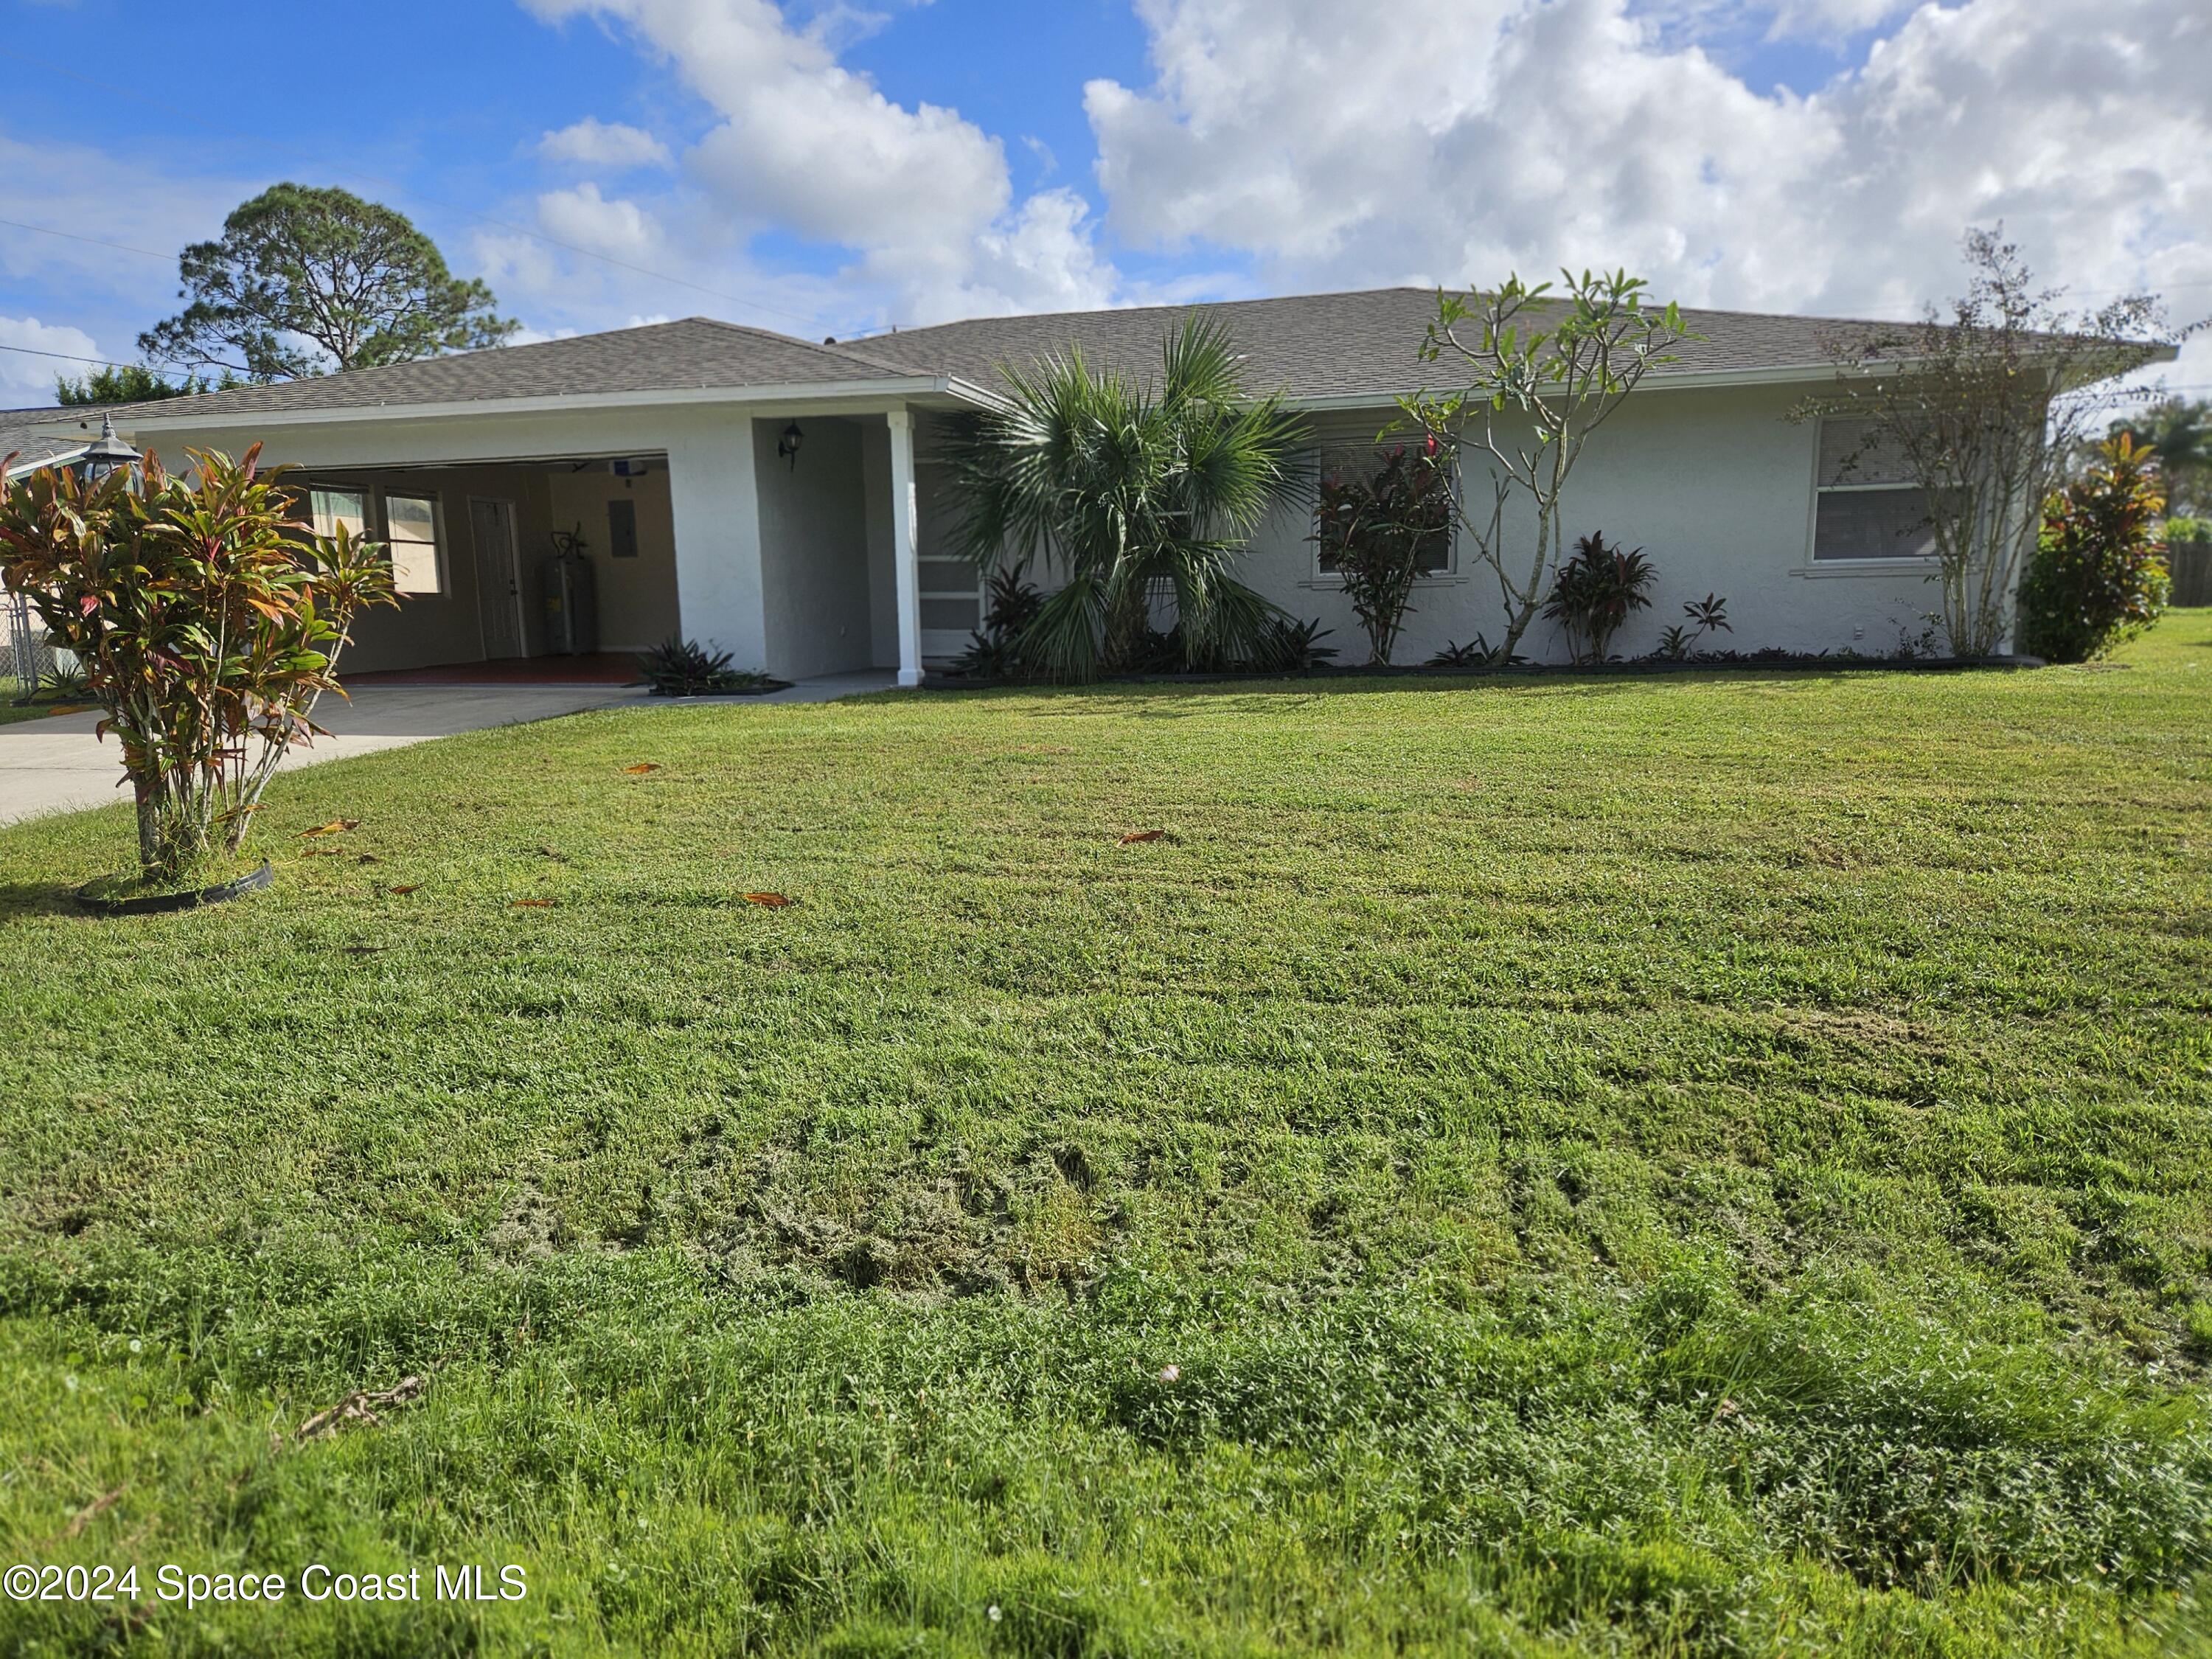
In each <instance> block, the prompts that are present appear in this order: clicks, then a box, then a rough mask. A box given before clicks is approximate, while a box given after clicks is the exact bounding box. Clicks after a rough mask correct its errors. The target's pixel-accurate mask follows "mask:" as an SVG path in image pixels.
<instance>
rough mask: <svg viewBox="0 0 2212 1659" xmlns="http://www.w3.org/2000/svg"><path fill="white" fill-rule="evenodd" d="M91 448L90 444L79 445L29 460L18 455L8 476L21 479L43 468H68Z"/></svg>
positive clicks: (11, 465)
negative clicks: (28, 473)
mask: <svg viewBox="0 0 2212 1659" xmlns="http://www.w3.org/2000/svg"><path fill="white" fill-rule="evenodd" d="M91 447H92V446H91V445H90V444H79V445H78V446H77V447H76V448H75V449H58V450H56V451H55V452H54V453H52V454H51V455H38V456H33V457H30V458H25V457H24V456H21V455H18V456H17V457H16V458H15V459H14V460H13V461H11V462H10V463H9V466H8V476H9V477H11V478H20V477H22V476H23V475H24V474H25V473H27V472H36V471H39V470H40V468H41V467H48V466H67V465H69V464H70V462H71V461H73V460H76V459H77V458H78V457H79V456H81V455H82V454H83V453H84V452H85V451H86V450H88V449H89V448H91Z"/></svg>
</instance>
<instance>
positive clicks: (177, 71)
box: [0, 0, 2212, 404]
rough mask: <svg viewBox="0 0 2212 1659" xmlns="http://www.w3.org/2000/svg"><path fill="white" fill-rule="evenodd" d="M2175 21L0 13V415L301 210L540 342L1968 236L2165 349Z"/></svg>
mask: <svg viewBox="0 0 2212 1659" xmlns="http://www.w3.org/2000/svg"><path fill="white" fill-rule="evenodd" d="M2201 10H2202V7H2201V6H2200V5H2197V4H2196V3H2192V0H2097V3H2090V0H1955V3H1952V4H1949V5H1937V4H1935V3H1933V0H1926V3H1913V0H1775V3H1771V4H1759V3H1752V0H1431V3H1429V4H1427V5H1425V6H1423V7H1419V8H1390V9H1387V10H1386V9H1376V8H1370V7H1367V6H1364V5H1362V4H1352V3H1346V0H933V3H927V0H789V3H786V4H783V5H782V6H781V7H778V6H776V5H775V4H773V3H772V0H470V3H464V4H453V3H450V0H449V3H445V4H432V3H428V0H386V3H381V4H379V5H375V6H364V7H347V8H337V7H328V6H322V5H302V4H299V3H296V0H295V3H292V4H289V5H278V4H273V3H222V4H212V5H204V6H199V7H192V8H185V7H180V6H172V5H167V4H161V5H155V4H149V3H145V0H0V91H3V92H4V96H0V217H4V218H6V219H9V220H12V221H15V222H17V223H18V224H21V225H30V226H36V227H40V229H38V230H26V229H20V228H15V227H13V226H0V346H9V347H14V348H16V349H14V350H0V404H8V403H15V404H21V403H28V402H33V401H36V400H38V399H39V398H40V397H41V396H42V395H44V394H43V392H42V388H43V387H44V386H45V385H46V382H47V380H49V378H50V371H51V370H52V369H53V368H66V367H68V366H69V365H67V364H66V363H64V362H62V361H61V360H60V359H58V358H57V359H52V360H48V359H40V358H35V357H33V356H29V355H28V353H27V350H26V348H28V349H40V350H53V351H58V352H64V353H70V354H74V355H82V356H110V357H130V356H135V355H136V354H135V350H134V349H133V341H134V340H135V337H136V335H137V332H138V331H139V330H140V329H142V328H143V327H145V326H146V325H149V324H150V323H152V322H154V321H155V320H156V319H159V318H160V317H161V316H162V315H164V314H166V313H167V312H168V311H170V310H172V309H173V308H174V287H175V283H174V251H175V250H176V249H177V248H178V247H179V246H181V245H182V243H183V242H185V240H191V239H194V238H197V237H204V236H209V235H212V234H215V233H216V230H217V229H218V228H219V226H220V223H221V221H222V216H223V214H224V212H225V211H227V210H228V209H229V208H230V207H232V206H234V205H235V204H236V203H237V202H238V201H239V200H240V199H242V198H243V197H245V196H246V195H248V194H251V193H252V191H256V190H258V189H259V188H261V187H263V186H264V185H267V184H269V183H271V182H274V181H276V180H277V179H285V178H290V179H299V180H301V181H302V182H312V183H332V184H341V185H345V186H347V187H348V188H350V189H354V190H356V191H361V192H362V193H364V194H368V195H373V196H375V197H380V199H383V200H386V201H387V202H390V203H391V204H393V205H394V206H397V207H398V208H400V209H401V210H404V211H405V212H407V213H408V214H410V216H413V217H414V218H415V219H416V222H418V223H419V224H420V225H422V228H424V229H426V230H428V232H429V233H430V234H432V235H433V236H434V237H435V239H436V240H438V242H439V243H440V245H441V247H443V248H444V250H445V251H446V252H447V257H448V258H449V259H450V260H451V261H452V263H453V265H454V266H455V267H456V269H458V270H462V271H464V272H466V273H469V274H478V275H483V276H486V277H487V279H488V280H489V281H490V282H491V283H493V285H494V287H495V290H496V291H497V292H498V294H499V296H500V299H501V303H502V306H503V307H504V308H505V309H507V311H508V312H510V313H513V314H514V315H516V316H517V317H519V318H520V319H521V320H522V321H523V323H524V324H525V325H526V326H527V327H528V328H529V329H530V330H531V331H532V333H533V334H548V333H556V332H562V331H574V330H579V329H589V328H599V327H608V326H619V325H623V324H626V323H629V322H633V321H636V320H640V319H649V318H654V317H660V316H671V315H682V314H685V313H693V312H705V313H710V314H715V315H720V316H725V317H729V318H732V319H737V320H741V321H750V322H754V323H757V324H760V325H765V326H771V327H777V328H782V329H786V330H787V331H792V332H794V333H801V334H822V333H831V332H835V333H838V334H840V335H849V334H852V333H854V332H855V331H863V330H866V329H870V328H875V327H882V326H887V325H892V324H895V323H906V324H914V323H919V322H927V321H933V320H938V319H942V318H944V317H947V316H954V315H960V314H972V313H976V312H981V311H991V310H1008V309H1053V308H1058V307H1070V306H1078V305H1095V304H1125V303H1142V302H1145V301H1171V300H1181V299H1186V298H1191V297H1202V296H1222V297H1231V296H1236V295H1247V294H1255V293H1266V292H1284V291H1292V290H1296V289H1318V288H1328V287H1343V286H1362V285H1370V284H1379V283H1391V282H1421V283H1436V282H1462V281H1467V280H1471V279H1474V278H1476V277H1487V276H1496V275H1500V274H1502V273H1503V271H1504V270H1505V269H1508V268H1522V269H1535V270H1544V269H1547V268H1549V267H1551V266H1553V265H1555V264H1559V263H1561V262H1573V263H1604V264H1623V263H1625V264H1630V265H1632V266H1634V267H1635V268H1637V269H1638V270H1644V271H1646V272H1648V273H1649V274H1650V275H1651V276H1653V277H1654V278H1655V280H1656V281H1657V282H1658V283H1660V284H1661V285H1662V287H1663V288H1665V289H1667V290H1668V291H1669V292H1673V293H1675V294H1678V295H1680V297H1681V298H1682V299H1684V300H1685V301H1689V302H1692V303H1707V304H1717V305H1730V306H1741V307H1746V308H1762V309H1802V310H1809V311H1814V312H1817V313H1830V314H1834V313H1874V314H1883V315H1895V314H1902V313H1905V312H1908V311H1910V310H1911V309H1913V308H1914V307H1917V305H1918V304H1919V303H1921V302H1922V301H1926V300H1930V299H1934V298H1937V297H1940V295H1942V294H1943V293H1945V292H1947V291H1948V289H1949V288H1950V287H1951V286H1953V285H1954V282H1955V247H1956V243H1957V239H1958V236H1959V234H1960V232H1961V231H1962V230H1963V229H1964V228H1965V227H1966V225H1967V224H1969V223H1986V222H1992V221H1994V220H1996V219H1998V218H2002V219H2003V221H2004V222H2005V223H2006V224H2007V226H2008V228H2009V229H2010V230H2011V231H2013V232H2014V233H2015V234H2017V235H2019V236H2020V238H2021V240H2022V242H2023V244H2024V245H2025V246H2027V249H2028V252H2029V253H2030V255H2031V257H2032V258H2034V259H2035V260H2036V262H2037V264H2038V266H2039V269H2041V270H2045V271H2047V272H2049V273H2051V275H2052V276H2054V277H2056V278H2057V279H2060V280H2063V281H2065V282H2068V283H2071V284H2073V285H2074V286H2075V288H2076V289H2079V290H2080V291H2081V293H2082V294H2083V295H2084V296H2085V297H2087V296H2089V295H2102V294H2105V293H2108V292H2112V291H2116V290H2118V289H2121V288H2128V287H2135V286H2137V285H2140V284H2143V283H2151V284H2154V285H2159V286H2162V287H2166V288H2167V289H2170V291H2171V292H2172V298H2173V300H2174V301H2175V307H2176V309H2177V310H2178V311H2181V312H2184V313H2187V314H2189V315H2194V314H2196V313H2195V311H2192V310H2191V309H2190V306H2191V301H2194V302H2196V304H2197V309H2198V310H2201V309H2203V302H2204V301H2208V300H2212V228H2208V227H2212V160H2208V159H2207V158H2208V156H2212V93H2208V91H2207V88H2212V38H2208V37H2212V28H2208V27H2206V22H2207V20H2205V19H2203V17H2201V16H2199V15H2197V14H2198V13H2199V12H2201ZM2055 65H2064V66H2066V68H2065V72H2064V73H2063V74H2055V73H2054V66H2055ZM2115 110H2120V111H2124V112H2129V113H2128V114H2127V115H2125V116H2124V118H2121V119H2118V120H2116V119H2115V117H2114V112H2115ZM63 135H66V136H65V137H64V136H63ZM55 231H66V232H70V233H73V234H75V235H76V236H77V237H88V238H93V239H96V240H98V241H106V242H112V243H118V244H123V245H126V246H128V247H131V248H136V249H143V250H145V252H125V251H121V250H119V249H117V248H109V247H102V246H95V245H94V242H88V241H82V240H67V239H65V238H64V237H61V236H57V235H53V234H45V233H51V232H55ZM2198 378H2212V374H2206V375H2200V376H2199V377H2198Z"/></svg>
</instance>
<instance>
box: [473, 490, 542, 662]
mask: <svg viewBox="0 0 2212 1659" xmlns="http://www.w3.org/2000/svg"><path fill="white" fill-rule="evenodd" d="M469 535H470V538H471V540H472V541H473V542H474V543H475V544H476V551H477V617H478V618H479V620H480V621H481V623H482V624H483V653H484V655H485V656H486V657H487V658H489V659H491V660H493V661H495V662H496V661H498V660H499V659H501V658H502V657H520V656H526V655H527V654H529V653H528V652H527V651H526V649H525V647H524V643H523V633H522V550H521V549H520V547H518V546H517V545H516V544H515V538H514V503H513V501H485V500H483V499H481V498H477V497H471V500H470V501H469Z"/></svg>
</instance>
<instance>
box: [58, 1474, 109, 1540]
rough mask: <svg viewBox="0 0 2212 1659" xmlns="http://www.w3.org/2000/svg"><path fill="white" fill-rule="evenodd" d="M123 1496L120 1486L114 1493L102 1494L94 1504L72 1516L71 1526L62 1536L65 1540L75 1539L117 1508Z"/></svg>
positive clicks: (68, 1526) (65, 1529) (64, 1529)
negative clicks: (118, 1500)
mask: <svg viewBox="0 0 2212 1659" xmlns="http://www.w3.org/2000/svg"><path fill="white" fill-rule="evenodd" d="M122 1496H123V1488H122V1487H120V1486H118V1487H117V1488H116V1489H115V1490H114V1491H113V1492H102V1493H100V1496H99V1497H97V1498H94V1499H93V1500H92V1502H90V1503H89V1504H86V1505H85V1506H84V1507H83V1508H82V1509H81V1510H78V1511H77V1512H76V1514H75V1515H72V1516H70V1523H69V1525H67V1526H66V1527H64V1528H62V1536H63V1537H64V1538H75V1537H76V1535H77V1534H80V1533H82V1531H83V1530H84V1529H85V1528H87V1527H88V1526H90V1525H91V1524H92V1523H93V1522H95V1521H97V1520H98V1519H100V1516H103V1515H105V1514H106V1513H107V1512H108V1510H112V1509H113V1508H114V1507H115V1500H116V1499H117V1498H120V1497H122Z"/></svg>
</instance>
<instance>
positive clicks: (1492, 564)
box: [1399, 270, 1698, 662]
mask: <svg viewBox="0 0 2212 1659" xmlns="http://www.w3.org/2000/svg"><path fill="white" fill-rule="evenodd" d="M1560 277H1561V281H1560V283H1559V285H1558V286H1557V287H1556V288H1555V287H1554V285H1553V284H1552V283H1535V284H1534V285H1531V284H1529V283H1525V282H1523V281H1522V279H1521V278H1520V277H1519V276H1517V275H1516V276H1508V277H1507V278H1506V279H1505V282H1504V285H1503V286H1502V287H1500V288H1498V289H1497V290H1496V291H1494V292H1492V293H1474V294H1468V295H1459V294H1448V293H1439V294H1438V295H1437V315H1436V319H1435V320H1434V321H1433V322H1431V324H1430V325H1429V330H1428V336H1427V337H1426V338H1425V340H1424V341H1423V342H1422V343H1421V357H1422V360H1423V361H1424V362H1431V363H1441V364H1443V366H1444V367H1445V368H1446V369H1447V371H1448V372H1449V374H1452V375H1453V376H1454V377H1455V379H1458V380H1460V385H1459V386H1458V387H1457V389H1455V390H1449V391H1444V392H1421V393H1419V394H1418V395H1416V396H1414V397H1411V398H1404V399H1402V400H1401V403H1400V404H1399V408H1400V410H1401V412H1402V414H1403V416H1404V417H1405V418H1406V419H1407V420H1408V421H1410V422H1413V424H1415V425H1417V426H1419V427H1420V428H1422V430H1423V431H1424V432H1425V433H1426V434H1427V435H1428V436H1429V437H1430V438H1431V440H1433V441H1435V442H1436V443H1437V445H1438V446H1440V447H1442V448H1443V451H1444V452H1445V453H1448V454H1449V455H1450V456H1451V458H1452V460H1453V463H1454V470H1455V473H1456V476H1457V477H1458V480H1459V490H1460V494H1459V496H1458V501H1457V506H1456V509H1455V510H1456V512H1457V514H1458V517H1459V521H1460V527H1461V529H1462V532H1464V534H1465V536H1466V538H1467V539H1468V543H1469V544H1472V546H1473V547H1474V552H1475V557H1476V558H1477V560H1478V561H1479V562H1481V563H1483V564H1486V565H1487V566H1489V568H1490V569H1491V571H1492V574H1494V575H1495V576H1496V577H1497V579H1498V597H1499V599H1500V600H1501V601H1502V602H1503V604H1504V608H1505V636H1504V641H1503V642H1502V643H1501V644H1500V645H1499V647H1498V650H1497V653H1495V657H1496V659H1497V660H1498V661H1500V662H1510V661H1511V660H1512V658H1513V652H1514V647H1516V646H1517V645H1518V644H1519V643H1520V642H1521V636H1522V635H1523V634H1525V633H1526V632H1528V625H1529V623H1532V622H1533V621H1534V620H1535V617H1536V614H1537V611H1538V608H1539V607H1540V606H1541V605H1543V603H1544V601H1545V599H1546V598H1547V595H1548V594H1549V592H1550V590H1551V586H1552V581H1553V575H1554V574H1555V573H1556V572H1557V571H1558V569H1559V561H1560V557H1561V555H1562V551H1563V550H1564V547H1565V533H1566V526H1565V516H1564V508H1563V503H1564V501H1565V495H1566V489H1567V482H1568V480H1569V479H1570V478H1571V477H1572V476H1573V473H1574V470H1575V466H1576V465H1577V463H1578V462H1579V461H1580V460H1581V459H1582V456H1583V450H1584V449H1585V448H1586V447H1588V446H1589V441H1590V439H1591V438H1592V437H1593V436H1594V435H1595V434H1596V433H1597V431H1598V429H1599V428H1601V427H1602V426H1604V424H1605V423H1606V422H1607V421H1608V420H1610V419H1612V418H1613V415H1614V414H1615V413H1616V412H1617V411H1618V410H1620V405H1621V404H1623V403H1625V402H1626V400H1627V398H1628V394H1629V393H1630V392H1633V391H1635V390H1636V388H1637V386H1638V384H1639V383H1641V381H1642V380H1643V379H1644V376H1645V375H1646V374H1649V373H1650V371H1651V370H1652V369H1654V368H1658V367H1659V366H1660V365H1661V364H1662V363H1669V362H1674V356H1673V348H1674V346H1676V345H1678V344H1680V343H1681V342H1683V341H1685V340H1691V339H1696V338H1698V336H1697V335H1695V334H1693V333H1692V332H1691V331H1690V330H1689V329H1688V328H1687V327H1686V325H1684V324H1683V321H1682V315H1681V313H1680V310H1678V309H1677V308H1676V307H1674V304H1673V303H1672V302H1669V303H1668V304H1667V305H1665V306H1660V307H1655V306H1653V305H1651V304H1650V303H1649V302H1648V301H1647V299H1646V297H1645V294H1644V290H1645V289H1647V288H1648V287H1649V286H1650V284H1649V283H1647V282H1646V281H1645V280H1644V278H1643V277H1640V276H1630V275H1629V274H1628V273H1627V272H1626V271H1625V270H1615V271H1611V272H1602V271H1601V272H1598V273H1596V274H1595V275H1593V274H1592V273H1591V272H1589V271H1587V270H1585V271H1583V273H1582V275H1581V276H1576V275H1575V274H1574V273H1573V272H1572V271H1562V272H1561V273H1560ZM1470 501H1472V502H1473V503H1474V505H1470ZM1516 502H1518V503H1520V504H1521V505H1522V506H1523V507H1525V509H1526V516H1525V518H1524V517H1523V516H1522V515H1521V514H1516V513H1515V512H1514V507H1515V506H1516ZM1530 520H1533V531H1532V532H1531V533H1528V534H1526V535H1523V534H1522V528H1521V527H1522V525H1523V524H1524V523H1527V522H1528V521H1530ZM1524 573H1525V574H1524Z"/></svg>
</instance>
